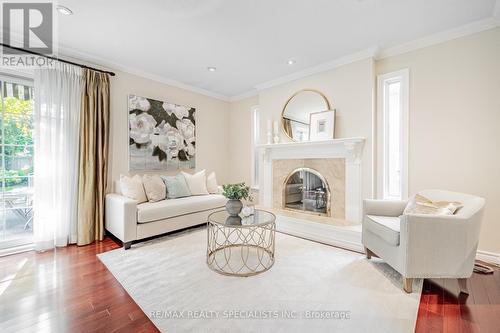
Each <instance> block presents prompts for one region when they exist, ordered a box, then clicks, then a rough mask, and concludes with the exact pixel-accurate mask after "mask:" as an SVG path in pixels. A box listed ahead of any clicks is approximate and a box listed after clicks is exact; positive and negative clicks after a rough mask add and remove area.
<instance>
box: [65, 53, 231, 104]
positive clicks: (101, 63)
mask: <svg viewBox="0 0 500 333" xmlns="http://www.w3.org/2000/svg"><path fill="white" fill-rule="evenodd" d="M59 56H61V57H70V58H72V59H78V60H80V59H85V61H86V62H87V63H92V66H97V67H98V68H100V67H106V68H108V69H110V70H117V71H121V72H125V73H129V74H132V75H136V76H140V77H142V78H145V79H149V80H152V81H156V82H159V83H164V84H167V85H170V86H173V87H176V88H180V89H184V90H187V91H191V92H194V93H197V94H201V95H205V96H208V97H212V98H216V99H219V100H222V101H224V102H229V101H230V98H229V97H228V96H225V95H222V94H219V93H216V92H213V91H210V90H206V89H203V88H198V87H195V86H192V85H189V84H186V83H182V82H179V81H176V80H172V79H168V78H166V77H163V76H160V75H156V74H153V73H149V72H145V71H142V70H139V69H136V68H133V67H130V66H126V65H122V64H119V63H117V62H114V61H111V60H109V59H106V58H102V57H96V56H94V55H91V54H88V53H85V52H81V51H77V50H74V49H71V48H68V47H66V46H62V45H59Z"/></svg>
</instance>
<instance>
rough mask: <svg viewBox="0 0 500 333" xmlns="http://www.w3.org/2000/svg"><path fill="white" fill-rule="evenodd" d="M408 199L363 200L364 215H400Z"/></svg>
mask: <svg viewBox="0 0 500 333" xmlns="http://www.w3.org/2000/svg"><path fill="white" fill-rule="evenodd" d="M407 203H408V201H406V200H373V199H365V200H363V216H365V215H379V216H400V215H402V214H403V211H404V210H405V207H406V205H407Z"/></svg>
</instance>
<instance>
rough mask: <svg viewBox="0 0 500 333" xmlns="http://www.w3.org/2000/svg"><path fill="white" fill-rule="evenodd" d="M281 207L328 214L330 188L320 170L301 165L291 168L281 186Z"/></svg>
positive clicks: (321, 214)
mask: <svg viewBox="0 0 500 333" xmlns="http://www.w3.org/2000/svg"><path fill="white" fill-rule="evenodd" d="M282 191H283V199H282V201H281V202H282V206H283V207H282V208H283V209H286V210H293V211H299V212H302V213H309V214H314V215H320V216H330V188H329V186H328V183H327V181H326V179H325V177H323V175H321V173H320V172H318V171H317V170H314V169H312V168H306V167H301V168H297V169H295V170H293V171H292V172H291V173H290V174H289V175H288V176H287V177H286V178H285V181H284V183H283V187H282Z"/></svg>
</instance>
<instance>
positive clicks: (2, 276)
mask: <svg viewBox="0 0 500 333" xmlns="http://www.w3.org/2000/svg"><path fill="white" fill-rule="evenodd" d="M118 247H120V245H119V244H117V243H115V242H114V241H113V240H112V239H110V238H106V239H105V240H104V241H103V242H98V243H95V244H92V245H88V246H83V247H77V246H69V247H67V248H61V249H58V250H56V251H48V252H45V253H35V252H26V253H21V254H17V255H12V256H7V257H2V258H0V332H2V333H4V332H30V333H31V332H143V333H145V332H158V330H157V329H156V327H155V326H154V325H153V323H152V322H151V321H150V320H149V318H148V317H147V316H146V315H145V314H144V313H143V312H142V311H141V309H140V308H139V306H138V305H137V304H136V303H135V302H134V301H133V300H132V298H131V297H130V296H129V295H128V294H127V293H126V291H125V290H124V289H123V288H122V286H121V285H120V284H119V283H118V281H116V279H115V278H114V277H113V275H112V274H111V273H110V272H109V271H108V270H107V269H106V267H105V266H104V265H103V264H102V263H101V262H100V261H99V259H98V258H97V256H96V254H98V253H102V252H106V251H110V250H113V249H115V248H118ZM468 285H469V291H470V295H469V296H468V297H465V295H461V296H459V297H458V295H459V293H458V283H457V281H456V280H453V279H432V280H425V282H424V288H423V292H422V297H421V299H420V308H419V311H418V319H417V325H416V330H415V331H416V332H418V333H427V332H432V333H434V332H453V333H456V332H457V333H458V332H463V333H465V332H481V333H483V332H494V333H496V332H500V269H496V271H495V274H493V275H479V274H474V275H473V276H472V278H471V279H469V281H468Z"/></svg>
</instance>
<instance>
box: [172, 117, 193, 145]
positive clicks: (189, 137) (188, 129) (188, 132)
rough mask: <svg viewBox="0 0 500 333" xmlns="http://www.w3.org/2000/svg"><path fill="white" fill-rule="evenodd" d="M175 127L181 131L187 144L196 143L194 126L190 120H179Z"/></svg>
mask: <svg viewBox="0 0 500 333" xmlns="http://www.w3.org/2000/svg"><path fill="white" fill-rule="evenodd" d="M175 126H177V128H178V129H179V132H181V134H182V136H183V137H184V140H186V142H194V141H195V136H194V124H193V123H192V122H191V120H190V119H182V120H177V121H176V122H175Z"/></svg>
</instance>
